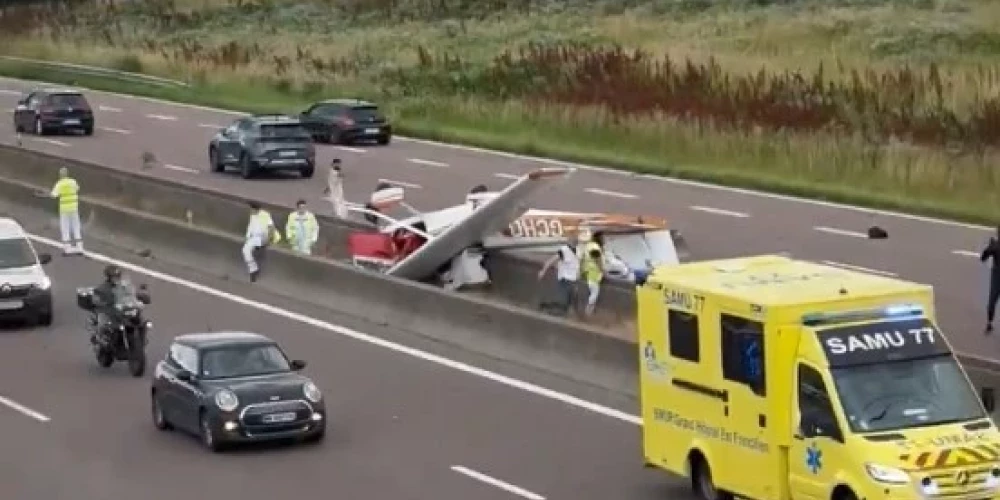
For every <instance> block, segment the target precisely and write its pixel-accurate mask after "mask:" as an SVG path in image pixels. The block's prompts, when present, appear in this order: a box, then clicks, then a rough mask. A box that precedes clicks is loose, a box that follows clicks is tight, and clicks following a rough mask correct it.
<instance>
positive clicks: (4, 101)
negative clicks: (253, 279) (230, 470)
mask: <svg viewBox="0 0 1000 500" xmlns="http://www.w3.org/2000/svg"><path fill="white" fill-rule="evenodd" d="M31 87H32V84H29V83H25V82H19V81H16V80H6V79H0V106H4V107H7V108H8V109H13V106H14V104H15V102H16V100H17V98H18V96H20V95H23V92H24V91H25V90H28V89H30V88H31ZM88 96H89V99H90V100H91V102H92V104H93V105H94V107H95V110H96V114H97V130H96V131H95V134H94V136H92V137H61V136H60V137H40V138H39V137H32V136H26V137H25V141H24V144H25V146H26V147H28V148H31V149H37V150H40V151H45V152H48V153H52V154H58V155H64V156H66V157H70V158H77V159H81V160H88V161H93V162H97V163H101V164H104V165H108V166H112V167H117V168H121V169H127V170H133V171H135V170H138V167H139V165H140V163H141V162H140V157H141V155H142V153H143V152H147V151H148V152H152V153H153V154H155V155H156V157H157V158H158V159H159V160H160V161H161V162H162V163H163V164H164V165H163V167H162V168H159V169H157V170H155V171H153V172H152V173H151V175H156V176H159V177H163V178H169V179H173V180H176V181H180V182H184V183H189V184H194V185H199V186H202V187H207V188H212V189H217V190H220V191H224V192H229V193H235V194H240V195H244V196H246V197H248V198H255V199H260V200H266V201H269V202H273V203H279V204H284V205H287V206H289V207H290V206H292V205H293V204H294V202H295V200H297V199H299V198H305V199H307V200H309V201H310V202H312V204H313V205H314V206H315V207H316V209H317V210H318V211H320V212H324V213H329V207H327V206H324V204H323V202H322V201H321V197H322V191H323V188H324V186H325V182H326V171H325V170H320V171H318V172H317V175H316V176H315V178H313V179H310V180H303V179H299V178H298V177H297V176H294V175H293V176H289V177H287V178H276V179H262V180H253V181H244V180H243V179H241V178H239V177H238V176H237V175H236V174H235V173H231V174H226V175H223V174H214V173H210V172H209V168H208V163H207V162H208V141H209V140H210V138H211V137H212V136H213V135H214V134H215V132H216V131H218V129H219V128H221V127H223V126H225V125H227V124H228V123H231V122H232V120H234V119H235V118H236V116H237V114H234V113H229V112H223V111H213V110H209V109H205V108H198V107H191V106H183V105H176V104H169V103H163V102H157V101H152V100H148V99H141V98H133V97H127V96H116V95H112V94H106V93H100V92H88ZM288 111H289V112H290V113H294V112H297V111H300V110H291V109H290V110H288ZM0 141H4V142H8V143H11V142H13V141H14V131H13V125H12V120H10V119H8V120H5V121H3V122H2V123H0ZM333 157H339V158H341V159H342V160H343V161H344V168H345V170H346V172H347V179H346V188H345V189H346V192H347V196H348V198H349V199H350V200H352V201H363V200H365V199H366V198H367V197H368V196H369V195H370V193H371V191H372V190H373V189H374V187H375V185H376V183H377V182H378V181H379V180H388V181H390V182H395V183H397V184H399V185H401V186H404V187H406V188H407V198H408V201H409V202H410V203H411V204H412V205H414V206H415V207H417V208H420V209H436V208H442V207H445V206H450V205H454V204H456V203H460V202H462V201H463V200H464V196H465V194H466V193H467V192H468V190H469V189H470V188H471V187H472V186H474V185H477V184H486V185H487V186H489V187H491V188H493V189H498V188H502V187H503V186H504V185H506V184H507V183H509V182H510V179H512V178H514V177H516V176H517V175H520V174H523V173H525V172H527V171H530V170H532V169H535V168H538V167H541V166H545V165H546V164H550V165H551V163H552V162H549V161H545V160H537V159H531V158H526V157H520V156H516V155H505V154H497V153H490V152H484V151H480V150H476V149H474V148H465V147H459V146H450V145H441V144H436V143H430V142H426V141H417V140H412V139H404V138H396V140H394V142H393V144H392V145H389V146H385V147H380V146H367V145H360V146H354V147H340V146H319V147H318V162H319V164H320V165H321V166H326V165H329V162H330V160H331V159H332V158H333ZM734 161H736V160H734ZM82 189H83V191H84V192H86V189H87V186H82ZM536 206H537V207H538V208H550V209H566V210H585V211H615V212H626V213H639V214H650V215H660V216H664V217H667V218H668V219H669V220H670V221H671V224H672V225H673V226H674V227H677V228H678V229H680V230H681V231H682V232H683V233H684V234H685V235H686V237H687V240H688V241H689V243H690V244H691V248H692V252H693V255H694V257H695V258H697V259H707V258H718V257H734V256H744V255H751V254H759V253H772V252H785V253H788V254H790V255H791V256H794V257H797V258H805V259H810V260H815V261H821V262H826V263H829V264H834V265H839V266H844V267H853V268H855V269H859V270H864V271H867V272H873V273H878V274H886V275H892V276H900V277H903V278H906V279H911V280H916V281H920V282H925V283H930V284H933V285H935V288H936V291H937V296H938V304H939V306H938V307H939V309H938V313H939V317H940V318H941V321H942V325H943V327H944V328H945V330H946V331H947V332H948V335H949V338H950V339H951V341H952V343H953V344H954V345H955V347H956V348H957V349H958V350H960V351H962V352H964V353H967V354H970V355H975V356H979V357H984V358H993V357H996V354H997V353H998V352H1000V345H998V343H1000V340H996V339H995V338H986V337H984V336H983V334H982V330H983V326H984V323H985V312H984V301H985V287H986V281H985V280H986V272H985V269H984V267H983V266H982V265H981V264H980V263H979V262H978V259H977V258H976V257H977V254H978V250H979V249H980V247H981V246H982V245H983V244H984V243H985V240H986V238H987V237H988V236H989V234H988V232H987V231H985V230H983V229H982V228H978V227H974V226H969V225H962V224H954V223H947V222H941V221H934V220H929V219H924V218H917V217H908V216H898V215H891V214H883V213H880V214H873V213H871V212H866V211H861V210H858V209H851V208H845V207H841V206H836V205H832V204H824V203H816V202H805V201H801V200H794V199H789V198H785V197H778V196H772V195H762V194H754V193H747V192H742V191H738V190H731V189H720V188H713V187H709V186H702V185H697V184H693V183H685V182H676V181H669V180H662V179H657V178H655V177H648V176H630V175H627V174H622V173H617V172H611V171H606V170H602V169H596V168H584V169H581V171H579V172H577V174H576V175H574V176H573V178H572V179H571V180H570V181H569V182H567V183H566V184H565V185H563V186H561V187H560V188H559V189H558V190H557V191H555V192H553V193H552V194H551V195H550V196H547V197H546V199H542V200H538V202H537V203H536ZM873 223H877V224H878V225H880V226H882V227H884V228H885V229H887V230H888V233H889V239H888V240H883V241H871V240H867V239H866V238H865V234H864V233H865V231H866V230H867V228H868V227H869V226H870V225H872V224H873Z"/></svg>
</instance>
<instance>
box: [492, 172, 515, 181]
mask: <svg viewBox="0 0 1000 500" xmlns="http://www.w3.org/2000/svg"><path fill="white" fill-rule="evenodd" d="M493 177H498V178H500V179H510V180H514V181H516V180H518V179H520V178H521V176H520V175H515V174H505V173H503V172H498V173H495V174H493Z"/></svg>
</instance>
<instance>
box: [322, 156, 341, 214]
mask: <svg viewBox="0 0 1000 500" xmlns="http://www.w3.org/2000/svg"><path fill="white" fill-rule="evenodd" d="M323 193H324V194H326V195H327V199H328V200H330V203H331V204H333V214H334V215H336V216H337V217H338V218H340V219H346V218H347V200H345V199H344V172H343V171H342V170H341V169H340V158H334V159H333V162H332V163H331V164H330V174H329V175H328V176H327V178H326V189H325V190H324V191H323Z"/></svg>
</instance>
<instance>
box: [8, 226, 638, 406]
mask: <svg viewBox="0 0 1000 500" xmlns="http://www.w3.org/2000/svg"><path fill="white" fill-rule="evenodd" d="M28 237H29V238H31V239H32V240H33V241H36V242H38V243H41V244H44V245H48V246H51V247H54V248H60V249H61V248H62V244H61V243H59V242H58V241H56V240H53V239H50V238H46V237H44V236H38V235H34V234H29V235H28ZM84 255H86V256H87V257H88V258H90V259H93V260H96V261H98V262H102V263H104V264H114V265H116V266H118V267H120V268H122V269H127V270H129V271H131V272H134V273H140V274H144V275H146V276H149V277H151V278H155V279H158V280H160V281H165V282H167V283H173V284H174V285H177V286H181V287H184V288H188V289H190V290H194V291H197V292H201V293H204V294H206V295H211V296H213V297H217V298H220V299H224V300H228V301H230V302H233V303H236V304H240V305H242V306H245V307H249V308H252V309H256V310H258V311H261V312H265V313H268V314H273V315H275V316H279V317H282V318H285V319H287V320H290V321H295V322H297V323H302V324H305V325H309V326H311V327H313V328H317V329H320V330H326V331H328V332H331V333H335V334H337V335H342V336H344V337H348V338H351V339H354V340H359V341H361V342H365V343H368V344H372V345H375V346H378V347H382V348H385V349H389V350H391V351H395V352H398V353H400V354H405V355H407V356H412V357H414V358H417V359H421V360H423V361H427V362H430V363H434V364H437V365H441V366H445V367H448V368H451V369H453V370H457V371H460V372H464V373H467V374H469V375H474V376H476V377H480V378H483V379H486V380H489V381H492V382H496V383H498V384H503V385H506V386H507V387H511V388H514V389H517V390H520V391H524V392H527V393H530V394H534V395H536V396H541V397H543V398H548V399H551V400H554V401H559V402H560V403H564V404H566V405H569V406H574V407H577V408H580V409H582V410H586V411H589V412H592V413H597V414H599V415H604V416H606V417H610V418H613V419H615V420H620V421H622V422H627V423H630V424H635V425H641V424H642V419H640V418H639V417H638V416H635V415H631V414H629V413H626V412H623V411H620V410H616V409H614V408H610V407H607V406H603V405H599V404H597V403H594V402H591V401H587V400H585V399H581V398H578V397H576V396H572V395H569V394H565V393H562V392H558V391H554V390H552V389H549V388H546V387H542V386H540V385H536V384H532V383H530V382H525V381H523V380H519V379H516V378H513V377H508V376H506V375H502V374H499V373H495V372H491V371H489V370H485V369H483V368H479V367H477V366H472V365H469V364H466V363H462V362H461V361H456V360H453V359H449V358H446V357H444V356H439V355H437V354H433V353H429V352H426V351H421V350H420V349H415V348H413V347H408V346H405V345H402V344H397V343H395V342H390V341H388V340H386V339H383V338H379V337H376V336H373V335H369V334H367V333H363V332H359V331H357V330H352V329H350V328H347V327H344V326H340V325H335V324H333V323H330V322H327V321H323V320H320V319H316V318H312V317H309V316H306V315H304V314H299V313H296V312H292V311H289V310H287V309H282V308H280V307H275V306H272V305H270V304H265V303H263V302H258V301H255V300H251V299H248V298H246V297H241V296H239V295H236V294H232V293H228V292H224V291H222V290H217V289H215V288H211V287H208V286H205V285H202V284H200V283H195V282H193V281H188V280H185V279H183V278H178V277H175V276H171V275H169V274H165V273H161V272H159V271H154V270H152V269H146V268H144V267H141V266H137V265H135V264H132V263H129V262H125V261H121V260H117V259H113V258H111V257H107V256H105V255H101V254H98V253H94V252H91V251H89V250H85V251H84Z"/></svg>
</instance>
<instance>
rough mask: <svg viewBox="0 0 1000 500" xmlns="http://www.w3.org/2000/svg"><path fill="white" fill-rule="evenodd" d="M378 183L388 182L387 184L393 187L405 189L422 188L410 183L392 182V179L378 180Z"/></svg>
mask: <svg viewBox="0 0 1000 500" xmlns="http://www.w3.org/2000/svg"><path fill="white" fill-rule="evenodd" d="M378 181H379V182H388V183H389V184H392V185H393V186H399V187H405V188H410V189H423V188H424V187H423V186H421V185H420V184H413V183H410V182H403V181H394V180H392V179H379V180H378Z"/></svg>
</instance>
